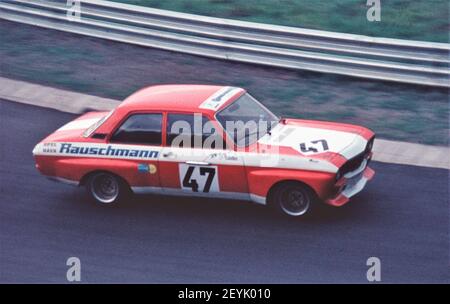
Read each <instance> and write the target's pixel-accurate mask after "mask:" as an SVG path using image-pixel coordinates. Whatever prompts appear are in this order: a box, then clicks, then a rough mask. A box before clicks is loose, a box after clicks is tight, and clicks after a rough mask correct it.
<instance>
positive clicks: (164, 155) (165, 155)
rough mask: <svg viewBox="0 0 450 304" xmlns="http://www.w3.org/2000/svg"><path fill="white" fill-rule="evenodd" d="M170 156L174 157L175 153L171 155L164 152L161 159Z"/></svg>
mask: <svg viewBox="0 0 450 304" xmlns="http://www.w3.org/2000/svg"><path fill="white" fill-rule="evenodd" d="M172 156H175V153H173V152H165V153H163V157H172Z"/></svg>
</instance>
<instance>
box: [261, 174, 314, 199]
mask: <svg viewBox="0 0 450 304" xmlns="http://www.w3.org/2000/svg"><path fill="white" fill-rule="evenodd" d="M289 183H293V184H298V185H301V186H304V187H306V188H307V189H308V190H309V191H311V193H312V194H313V195H314V197H315V198H316V199H317V198H318V195H317V192H316V191H315V190H314V188H313V187H311V186H310V185H308V183H305V182H304V181H301V180H297V179H283V180H279V181H277V182H275V183H274V184H273V185H272V186H271V187H270V188H269V190H268V192H267V195H266V202H267V205H271V204H272V203H273V196H274V194H275V192H276V190H277V189H278V188H280V187H281V186H283V185H285V184H289Z"/></svg>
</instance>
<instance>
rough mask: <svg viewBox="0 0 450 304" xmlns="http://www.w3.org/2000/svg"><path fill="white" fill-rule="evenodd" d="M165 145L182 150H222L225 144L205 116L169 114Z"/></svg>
mask: <svg viewBox="0 0 450 304" xmlns="http://www.w3.org/2000/svg"><path fill="white" fill-rule="evenodd" d="M167 145H168V146H175V147H183V148H204V149H223V148H224V147H225V143H224V142H223V138H222V136H221V135H220V134H219V132H218V131H217V130H216V128H215V126H214V124H213V123H212V122H211V121H210V120H209V119H208V118H207V117H205V116H202V115H194V114H169V115H168V116H167Z"/></svg>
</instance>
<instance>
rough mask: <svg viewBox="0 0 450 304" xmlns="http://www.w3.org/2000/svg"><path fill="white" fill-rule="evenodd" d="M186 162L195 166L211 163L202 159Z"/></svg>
mask: <svg viewBox="0 0 450 304" xmlns="http://www.w3.org/2000/svg"><path fill="white" fill-rule="evenodd" d="M186 164H188V165H193V166H209V165H210V163H208V162H202V161H187V162H186Z"/></svg>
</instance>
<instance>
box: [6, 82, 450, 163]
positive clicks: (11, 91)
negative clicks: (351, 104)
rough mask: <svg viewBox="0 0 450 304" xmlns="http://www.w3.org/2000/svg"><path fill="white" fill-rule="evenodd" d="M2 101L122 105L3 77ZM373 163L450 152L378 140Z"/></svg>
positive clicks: (73, 109)
mask: <svg viewBox="0 0 450 304" xmlns="http://www.w3.org/2000/svg"><path fill="white" fill-rule="evenodd" d="M0 98H2V99H5V100H9V101H14V102H19V103H24V104H28V105H33V106H39V107H44V108H50V109H55V110H58V111H61V112H67V113H73V114H80V113H83V112H85V111H87V110H97V111H103V110H105V111H106V110H111V109H112V108H114V107H116V106H117V105H118V104H119V103H120V101H118V100H115V99H108V98H103V97H97V96H92V95H87V94H82V93H77V92H72V91H66V90H61V89H56V88H52V87H47V86H43V85H38V84H32V83H28V82H24V81H19V80H12V79H8V78H4V77H0ZM373 151H374V157H373V160H374V161H379V162H384V163H393V164H403V165H412V166H421V167H431V168H441V169H447V170H450V148H449V147H442V146H428V145H422V144H416V143H408V142H401V141H391V140H385V139H376V140H375V144H374V148H373Z"/></svg>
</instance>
